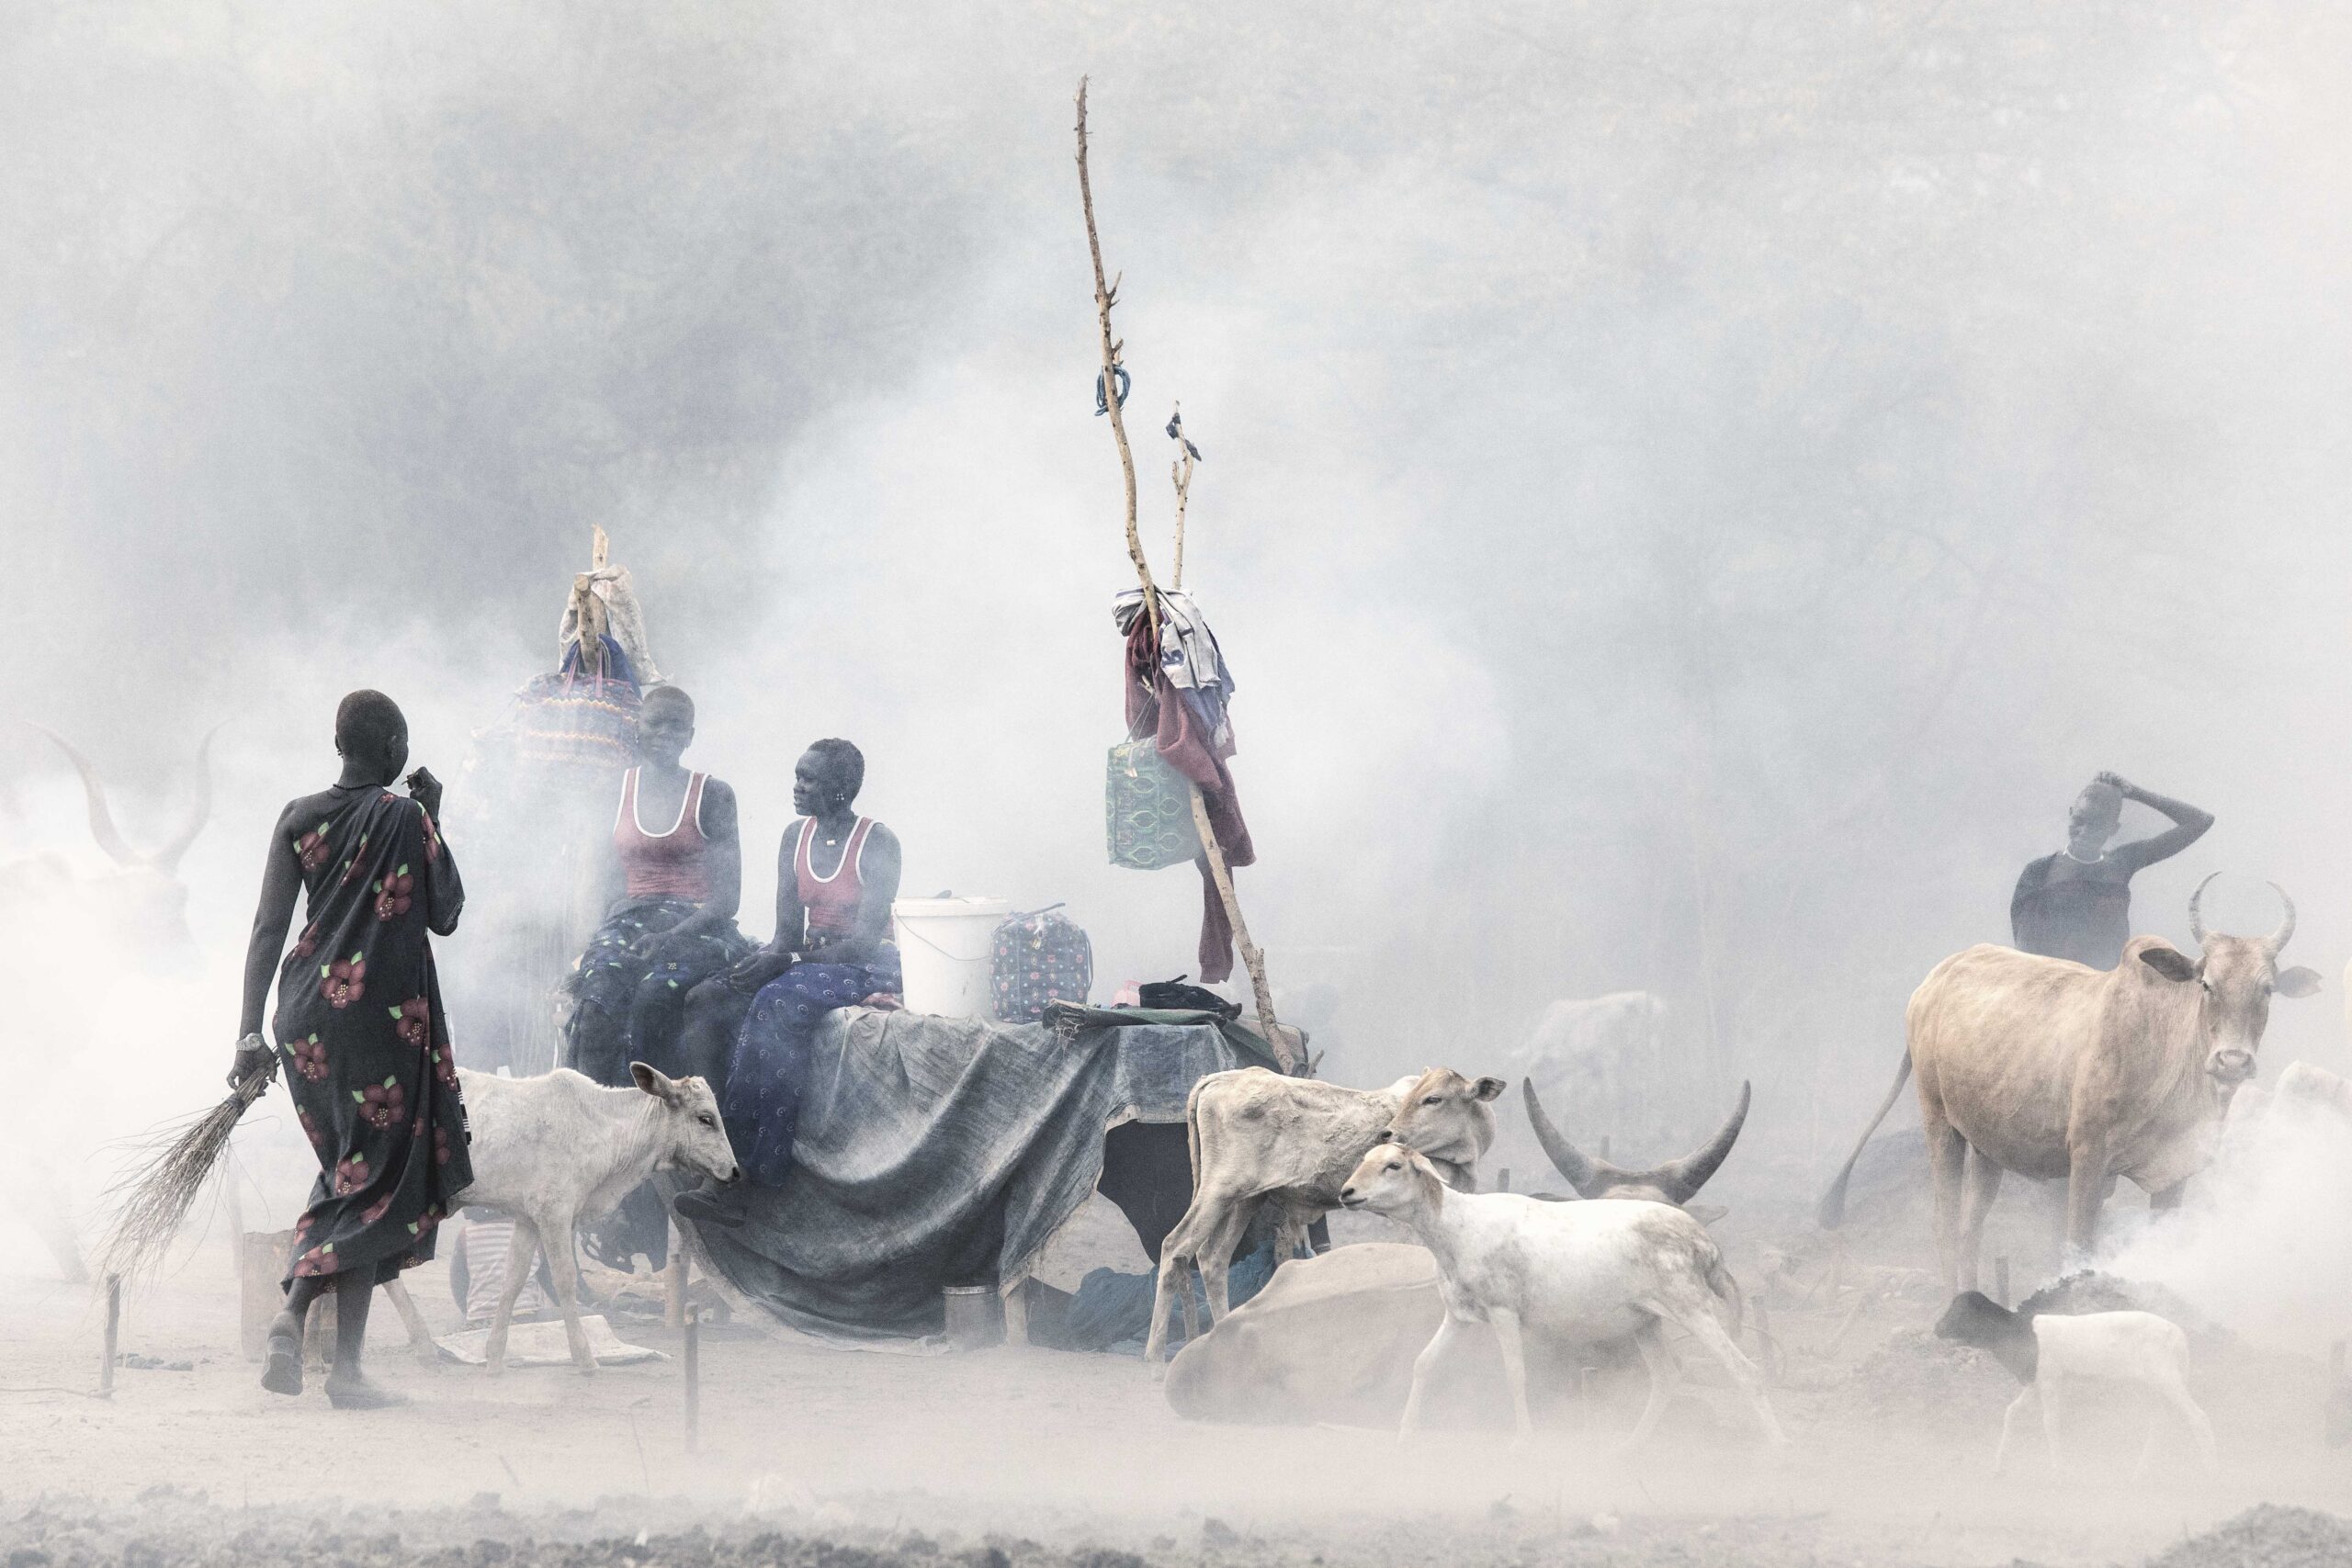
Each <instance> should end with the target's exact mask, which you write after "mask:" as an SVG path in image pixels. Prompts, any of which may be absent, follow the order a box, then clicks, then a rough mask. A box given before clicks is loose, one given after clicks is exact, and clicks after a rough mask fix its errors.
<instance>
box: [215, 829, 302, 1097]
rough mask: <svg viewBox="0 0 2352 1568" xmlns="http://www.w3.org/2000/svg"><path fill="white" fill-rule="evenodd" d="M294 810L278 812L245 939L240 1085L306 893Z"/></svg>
mask: <svg viewBox="0 0 2352 1568" xmlns="http://www.w3.org/2000/svg"><path fill="white" fill-rule="evenodd" d="M293 814H294V808H293V807H291V806H288V807H287V808H286V809H285V810H284V811H281V812H279V813H278V814H277V826H276V827H275V828H273V829H270V833H269V854H268V858H267V859H266V860H265V861H263V863H262V868H261V899H260V901H259V903H258V904H257V905H255V907H254V931H253V935H252V937H251V938H250V939H249V940H248V941H247V942H246V943H245V991H244V1008H243V1011H242V1012H241V1013H239V1015H238V1018H237V1057H236V1065H235V1066H232V1067H231V1068H230V1071H229V1081H230V1082H231V1083H236V1082H238V1081H239V1080H240V1079H242V1078H243V1077H245V1076H247V1074H248V1073H249V1072H250V1071H251V1068H252V1066H253V1064H252V1063H251V1062H250V1061H249V1060H248V1058H249V1057H251V1056H252V1055H254V1045H255V1043H257V1042H259V1040H260V1038H261V1024H262V1015H263V1013H264V1012H265V1011H266V1010H267V1008H268V1006H269V985H270V981H271V980H273V979H274V978H276V976H277V964H278V960H279V959H281V958H283V957H284V956H285V954H286V929H287V927H288V926H289V925H291V924H292V923H293V920H294V901H295V900H296V899H297V898H299V897H301V896H302V863H301V861H300V858H298V857H297V856H296V855H295V853H294V833H293V820H292V818H293Z"/></svg>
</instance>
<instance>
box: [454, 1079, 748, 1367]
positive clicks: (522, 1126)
mask: <svg viewBox="0 0 2352 1568" xmlns="http://www.w3.org/2000/svg"><path fill="white" fill-rule="evenodd" d="M629 1073H630V1076H631V1077H634V1078H635V1079H636V1080H637V1087H636V1088H635V1089H605V1088H602V1087H600V1086H599V1085H598V1084H597V1083H596V1082H595V1081H594V1079H591V1078H588V1077H583V1076H582V1075H581V1074H579V1073H575V1072H573V1071H571V1069H570V1068H569V1067H558V1068H557V1069H556V1070H555V1071H553V1072H551V1073H542V1074H540V1075H539V1076H538V1077H529V1078H502V1077H497V1076H496V1075H495V1074H492V1073H477V1072H469V1071H468V1070H467V1069H465V1068H463V1067H460V1068H459V1069H458V1088H459V1089H460V1091H461V1092H462V1093H463V1094H464V1096H465V1100H466V1113H467V1118H468V1122H469V1126H470V1130H471V1132H472V1134H473V1136H472V1139H471V1141H470V1145H469V1148H468V1150H467V1152H468V1153H469V1155H470V1156H472V1159H473V1168H474V1179H473V1184H472V1185H471V1186H469V1187H468V1188H466V1189H465V1190H464V1191H462V1192H460V1193H458V1201H459V1202H461V1203H469V1204H472V1203H480V1204H486V1205H488V1206H489V1207H491V1208H493V1209H503V1210H504V1211H505V1212H506V1213H510V1214H512V1215H514V1216H515V1243H514V1248H513V1250H512V1251H510V1252H509V1253H508V1254H507V1258H506V1289H505V1290H504V1291H503V1292H501V1293H500V1295H499V1298H498V1312H497V1315H496V1316H494V1317H492V1319H491V1325H490V1340H489V1343H488V1345H487V1346H486V1347H485V1359H486V1364H487V1365H488V1368H489V1370H490V1371H493V1372H498V1371H505V1369H506V1331H507V1328H508V1326H509V1325H511V1324H512V1323H513V1321H514V1317H515V1297H516V1296H518V1295H520V1294H521V1293H522V1290H523V1282H524V1281H525V1280H528V1279H529V1278H530V1277H531V1268H532V1253H533V1251H534V1249H543V1250H545V1252H546V1253H547V1259H548V1276H549V1278H550V1279H551V1280H553V1282H554V1284H555V1299H556V1305H557V1306H558V1307H560V1309H561V1310H562V1312H563V1333H564V1339H565V1341H566V1342H567V1343H568V1344H569V1345H570V1346H571V1364H572V1365H573V1366H575V1367H577V1368H579V1369H580V1371H582V1372H593V1371H595V1370H596V1358H595V1355H594V1352H592V1351H591V1350H590V1349H589V1348H588V1335H587V1331H586V1330H584V1329H582V1327H581V1326H580V1270H579V1268H578V1266H577V1263H576V1261H575V1260H574V1258H573V1257H572V1252H571V1233H572V1227H573V1226H574V1225H576V1224H579V1223H580V1221H581V1220H582V1219H594V1218H596V1217H597V1216H598V1215H600V1214H605V1213H611V1212H612V1210H613V1208H614V1207H615V1206H616V1204H618V1203H619V1202H620V1201H621V1200H622V1199H623V1198H625V1197H627V1196H628V1194H629V1193H630V1192H631V1191H632V1190H635V1188H636V1187H637V1185H638V1183H639V1182H640V1181H643V1180H644V1179H646V1178H647V1177H649V1176H650V1175H652V1174H653V1173H654V1172H655V1171H657V1170H673V1169H678V1170H689V1171H694V1172H696V1173H698V1174H700V1175H703V1176H707V1177H709V1178H710V1179H712V1180H714V1181H732V1180H733V1179H735V1175H736V1167H735V1149H734V1146H733V1145H730V1144H729V1142H728V1141H727V1129H726V1128H725V1127H724V1126H723V1125H721V1124H720V1122H719V1120H718V1099H717V1097H716V1096H714V1095H713V1094H712V1093H711V1092H710V1085H708V1084H707V1083H705V1082H704V1081H703V1080H702V1079H700V1078H672V1077H663V1076H662V1074H660V1073H658V1072H656V1071H654V1070H653V1069H652V1068H651V1067H649V1066H646V1065H645V1064H644V1063H643V1062H633V1063H631V1064H630V1065H629Z"/></svg>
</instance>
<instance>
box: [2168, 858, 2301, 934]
mask: <svg viewBox="0 0 2352 1568" xmlns="http://www.w3.org/2000/svg"><path fill="white" fill-rule="evenodd" d="M2219 875H2221V873H2220V872H2218V871H2217V872H2215V873H2214V874H2213V876H2219ZM2213 876H2209V877H2207V878H2206V879H2205V880H2204V881H2202V882H2200V883H2199V884H2198V885H2197V891H2196V892H2194V893H2191V894H2190V895H2189V896H2188V934H2189V935H2190V936H2192V937H2194V938H2196V939H2197V945H2198V946H2199V947H2202V946H2204V945H2205V914H2204V909H2203V908H2202V906H2203V905H2204V902H2205V889H2207V888H2208V887H2211V886H2213ZM2280 897H2285V895H2283V894H2282V895H2280ZM2290 923H2291V922H2290Z"/></svg>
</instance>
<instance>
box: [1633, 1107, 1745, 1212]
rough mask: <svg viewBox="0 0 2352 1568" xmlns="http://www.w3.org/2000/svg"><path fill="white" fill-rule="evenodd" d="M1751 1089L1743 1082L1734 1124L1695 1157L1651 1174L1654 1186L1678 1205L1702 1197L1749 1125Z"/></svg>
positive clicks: (1727, 1124)
mask: <svg viewBox="0 0 2352 1568" xmlns="http://www.w3.org/2000/svg"><path fill="white" fill-rule="evenodd" d="M1749 1088H1750V1086H1749V1085H1748V1083H1747V1080H1746V1079H1742V1080H1741V1081H1740V1086H1739V1104H1738V1105H1737V1106H1736V1107H1734V1108H1733V1110H1732V1113H1731V1120H1730V1121H1728V1122H1724V1124H1723V1129H1722V1131H1720V1132H1718V1133H1717V1134H1715V1135H1714V1138H1713V1141H1712V1142H1710V1143H1709V1144H1708V1145H1707V1146H1706V1147H1705V1148H1703V1149H1701V1150H1699V1151H1698V1152H1697V1153H1695V1154H1687V1155H1684V1156H1682V1157H1681V1158H1680V1159H1678V1160H1674V1161H1672V1162H1670V1163H1668V1164H1666V1165H1662V1166H1659V1167H1658V1168H1657V1169H1656V1170H1653V1171H1651V1172H1649V1173H1648V1178H1649V1181H1650V1183H1651V1185H1653V1186H1655V1187H1656V1188H1657V1190H1659V1191H1661V1192H1664V1193H1665V1194H1666V1195H1667V1196H1668V1198H1670V1199H1672V1200H1673V1201H1675V1202H1677V1203H1688V1202H1689V1201H1691V1199H1693V1198H1695V1197H1697V1196H1698V1195H1699V1189H1700V1188H1702V1187H1704V1186H1705V1185H1706V1184H1707V1181H1708V1179H1709V1178H1711V1177H1713V1175H1714V1174H1715V1170H1716V1168H1717V1167H1719V1166H1721V1165H1722V1164H1723V1163H1724V1158H1725V1157H1726V1156H1729V1155H1730V1153H1731V1146H1732V1145H1734V1144H1736V1143H1737V1142H1738V1141H1739V1129H1740V1127H1741V1126H1742V1125H1743V1124H1744V1123H1745V1122H1747V1100H1748V1093H1749Z"/></svg>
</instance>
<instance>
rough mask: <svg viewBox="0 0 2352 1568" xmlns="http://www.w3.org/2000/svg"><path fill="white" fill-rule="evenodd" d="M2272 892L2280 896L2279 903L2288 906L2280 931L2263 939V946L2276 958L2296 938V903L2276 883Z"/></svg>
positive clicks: (2272, 887) (2281, 921) (2271, 887)
mask: <svg viewBox="0 0 2352 1568" xmlns="http://www.w3.org/2000/svg"><path fill="white" fill-rule="evenodd" d="M2270 891H2272V892H2273V893H2276V894H2278V902H2280V903H2281V904H2284V905H2286V906H2287V915H2286V918H2285V919H2282V920H2280V921H2279V922H2278V930H2277V931H2272V932H2271V933H2270V934H2269V935H2268V936H2267V937H2265V938H2263V942H2262V944H2263V945H2264V946H2265V947H2267V948H2268V949H2269V950H2270V956H2271V957H2273V958H2276V957H2278V952H2279V950H2280V949H2281V948H2283V947H2285V946H2286V945H2287V943H2288V942H2290V941H2291V940H2292V939H2293V937H2294V934H2295V901H2294V900H2293V899H2292V898H2290V897H2287V890H2286V889H2285V888H2283V887H2281V886H2278V884H2277V883H2275V882H2274V883H2272V884H2271V885H2270Z"/></svg>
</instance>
